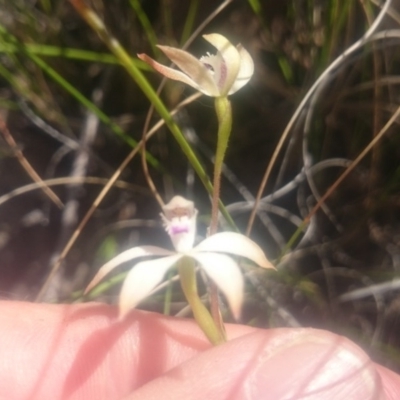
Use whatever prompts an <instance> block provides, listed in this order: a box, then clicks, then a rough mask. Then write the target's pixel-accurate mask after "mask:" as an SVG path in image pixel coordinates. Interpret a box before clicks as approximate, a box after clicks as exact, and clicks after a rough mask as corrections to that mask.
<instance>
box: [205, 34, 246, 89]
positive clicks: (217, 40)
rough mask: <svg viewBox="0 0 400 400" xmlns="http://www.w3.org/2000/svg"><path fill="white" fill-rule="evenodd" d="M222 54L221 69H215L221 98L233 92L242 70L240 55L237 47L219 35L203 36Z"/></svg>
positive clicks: (215, 77)
mask: <svg viewBox="0 0 400 400" xmlns="http://www.w3.org/2000/svg"><path fill="white" fill-rule="evenodd" d="M203 38H204V39H205V40H207V41H208V42H210V43H211V44H212V45H213V46H214V47H215V48H216V49H217V50H218V52H219V53H220V54H217V57H219V56H220V57H221V58H222V59H221V60H220V62H219V63H218V64H219V68H215V71H214V80H215V83H216V84H217V86H218V88H219V92H220V95H221V96H226V95H227V94H228V93H229V91H230V90H231V88H232V86H233V84H234V83H235V81H236V78H237V76H238V73H239V69H240V54H239V52H238V50H237V49H236V47H235V46H234V45H233V44H232V43H231V42H230V41H229V40H228V39H227V38H226V37H225V36H222V35H220V34H218V33H211V34H209V35H203Z"/></svg>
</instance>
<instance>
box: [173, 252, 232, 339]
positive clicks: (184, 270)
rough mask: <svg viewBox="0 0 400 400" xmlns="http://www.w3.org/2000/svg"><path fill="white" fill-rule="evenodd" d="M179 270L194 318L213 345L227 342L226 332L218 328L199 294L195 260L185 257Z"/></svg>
mask: <svg viewBox="0 0 400 400" xmlns="http://www.w3.org/2000/svg"><path fill="white" fill-rule="evenodd" d="M178 272H179V278H180V280H181V286H182V290H183V293H184V294H185V297H186V300H187V301H188V303H189V305H190V307H191V309H192V312H193V316H194V319H195V320H196V322H197V324H198V325H199V327H200V328H201V330H202V331H203V332H204V334H205V335H206V336H207V338H208V340H209V341H210V342H211V343H212V344H213V345H218V344H221V343H224V342H226V337H225V334H224V333H223V332H221V331H220V330H219V329H218V328H217V326H216V325H215V323H214V320H213V319H212V317H211V315H210V313H209V312H208V310H207V308H206V307H205V306H204V304H203V303H202V302H201V300H200V297H199V295H198V292H197V283H196V270H195V266H194V260H192V259H191V258H189V257H183V258H182V259H181V260H180V261H179V262H178Z"/></svg>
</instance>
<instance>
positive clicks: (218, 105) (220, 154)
mask: <svg viewBox="0 0 400 400" xmlns="http://www.w3.org/2000/svg"><path fill="white" fill-rule="evenodd" d="M215 111H216V113H217V118H218V141H217V150H216V152H215V162H214V182H213V186H214V190H213V194H212V208H211V223H210V230H209V234H210V235H213V234H214V233H216V232H217V230H218V203H219V194H220V188H221V173H222V165H223V163H224V158H225V153H226V149H227V147H228V141H229V136H230V134H231V130H232V107H231V103H230V101H229V100H228V97H217V98H216V99H215ZM209 292H210V308H211V315H212V317H213V319H214V322H215V324H216V325H217V327H218V329H219V330H220V332H222V334H224V332H225V328H224V322H223V320H222V316H221V311H220V308H219V301H218V287H217V286H216V285H215V284H214V283H213V282H210V283H209Z"/></svg>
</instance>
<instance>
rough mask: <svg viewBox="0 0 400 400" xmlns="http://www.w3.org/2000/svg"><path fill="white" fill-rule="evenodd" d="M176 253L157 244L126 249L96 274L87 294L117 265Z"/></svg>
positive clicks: (86, 290)
mask: <svg viewBox="0 0 400 400" xmlns="http://www.w3.org/2000/svg"><path fill="white" fill-rule="evenodd" d="M171 254H175V253H174V252H172V251H170V250H167V249H163V248H161V247H157V246H138V247H133V248H132V249H129V250H126V251H124V252H122V253H121V254H118V255H117V256H116V257H114V258H112V259H111V260H110V261H108V262H107V263H105V264H104V265H103V266H102V267H101V268H100V269H99V270H98V271H97V274H96V275H95V276H94V278H93V279H92V281H91V282H90V283H89V285H88V286H87V288H86V289H85V294H86V293H88V292H89V291H90V290H92V289H93V288H94V287H95V286H96V285H97V284H98V283H99V282H100V281H101V280H102V279H103V278H104V277H105V276H106V275H107V274H108V273H110V272H111V271H112V270H113V269H114V268H115V267H118V266H119V265H121V264H123V263H125V262H127V261H131V260H133V259H135V258H139V257H145V256H169V255H171Z"/></svg>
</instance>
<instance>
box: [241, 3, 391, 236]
mask: <svg viewBox="0 0 400 400" xmlns="http://www.w3.org/2000/svg"><path fill="white" fill-rule="evenodd" d="M391 3H392V0H386V2H385V4H384V5H383V7H382V9H381V11H380V13H379V14H378V16H377V18H376V19H375V21H374V23H373V24H372V25H371V26H370V27H369V29H368V30H367V32H365V34H364V35H363V37H362V38H361V39H359V40H357V41H356V42H355V43H354V44H353V45H351V46H350V47H349V48H348V49H347V50H345V51H344V52H343V53H342V54H341V55H340V56H339V57H337V58H336V59H335V60H334V61H333V62H332V63H331V64H330V65H329V66H328V67H327V68H326V69H325V71H324V72H323V73H322V74H321V75H320V76H319V78H318V79H317V80H316V81H315V82H314V84H313V85H312V86H311V88H310V89H309V90H308V92H307V93H306V95H305V96H304V97H303V100H302V101H301V102H300V104H299V105H298V107H297V109H296V111H295V112H294V113H293V115H292V118H291V119H290V121H289V122H288V124H287V125H286V128H285V130H284V131H283V133H282V136H281V137H280V139H279V141H278V144H277V145H276V147H275V150H274V152H273V154H272V157H271V160H270V162H269V164H268V166H267V169H266V171H265V173H264V176H263V179H262V181H261V184H260V187H259V189H258V192H257V196H256V200H255V204H254V208H253V210H252V212H251V215H250V218H249V222H248V225H247V229H246V235H249V234H250V232H251V229H252V227H253V223H254V219H255V216H256V213H257V207H258V203H259V202H260V199H261V197H262V194H263V192H264V189H265V186H266V184H267V182H268V178H269V176H270V174H271V171H272V168H273V166H274V165H275V162H276V160H277V158H278V155H279V153H280V151H281V149H282V147H283V144H284V142H285V141H286V138H287V137H288V135H289V132H290V130H291V129H292V127H293V125H294V123H295V122H296V120H297V118H298V117H299V116H300V114H301V112H302V111H303V109H304V107H305V106H306V104H307V103H308V101H309V100H310V99H311V97H312V96H313V95H314V92H315V90H316V89H317V88H318V86H319V85H320V84H321V83H322V82H324V81H325V80H327V79H329V75H330V74H331V73H332V72H333V71H334V70H335V68H337V67H338V66H339V65H340V64H341V63H342V62H343V61H346V60H347V58H348V57H349V56H350V55H352V54H353V53H354V52H355V51H356V50H358V49H359V48H360V47H361V46H363V45H364V44H365V43H367V42H368V41H369V40H370V39H371V37H372V36H373V35H374V32H375V31H376V29H377V28H378V26H379V24H380V23H381V22H382V19H383V18H384V16H385V15H386V13H387V11H388V9H389V7H390V5H391Z"/></svg>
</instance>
